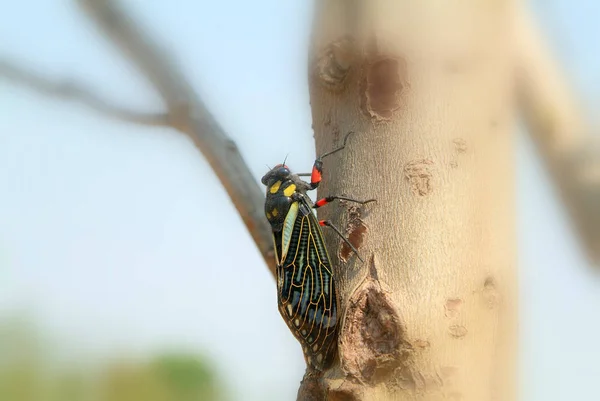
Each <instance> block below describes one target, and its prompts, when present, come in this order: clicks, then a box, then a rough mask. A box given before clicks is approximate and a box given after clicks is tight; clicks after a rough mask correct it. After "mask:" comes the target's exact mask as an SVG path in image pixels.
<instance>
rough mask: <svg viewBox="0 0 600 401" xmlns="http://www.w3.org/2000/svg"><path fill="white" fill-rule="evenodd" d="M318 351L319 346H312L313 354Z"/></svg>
mask: <svg viewBox="0 0 600 401" xmlns="http://www.w3.org/2000/svg"><path fill="white" fill-rule="evenodd" d="M318 349H319V344H315V345H313V351H314V352H317V350H318Z"/></svg>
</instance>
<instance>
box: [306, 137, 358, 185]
mask: <svg viewBox="0 0 600 401" xmlns="http://www.w3.org/2000/svg"><path fill="white" fill-rule="evenodd" d="M353 133H354V132H353V131H350V132H348V133H347V134H346V136H345V137H344V144H343V145H342V146H340V147H339V148H337V149H334V150H332V151H329V152H327V153H325V154H322V155H321V156H319V157H317V159H316V160H315V163H314V164H313V168H312V171H311V172H310V173H302V174H298V175H299V176H308V175H310V189H316V188H317V187H318V186H319V184H320V183H321V175H322V174H323V159H324V158H325V157H327V156H329V155H332V154H334V153H336V152H339V151H340V150H342V149H344V148H345V147H346V142H348V137H349V136H350V134H353Z"/></svg>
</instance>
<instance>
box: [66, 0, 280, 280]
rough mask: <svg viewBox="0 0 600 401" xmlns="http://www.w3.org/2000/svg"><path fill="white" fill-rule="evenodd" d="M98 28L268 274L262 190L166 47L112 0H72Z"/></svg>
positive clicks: (270, 249) (270, 264)
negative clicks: (203, 171) (236, 220)
mask: <svg viewBox="0 0 600 401" xmlns="http://www.w3.org/2000/svg"><path fill="white" fill-rule="evenodd" d="M77 3H78V4H79V5H80V6H81V7H82V8H83V9H84V10H85V11H86V12H87V14H88V15H89V16H90V18H91V19H92V20H93V21H95V22H96V25H97V26H98V28H99V29H100V30H101V31H102V32H103V33H104V34H105V35H106V36H107V37H108V38H110V39H111V41H112V42H113V43H114V44H115V45H116V46H117V47H118V48H119V49H120V50H121V51H122V52H123V54H125V55H126V56H127V57H129V59H130V60H131V61H132V62H133V63H134V64H135V66H136V67H137V68H138V69H139V70H140V71H141V72H142V73H143V74H144V76H145V77H146V78H147V79H148V80H149V81H150V82H151V83H152V85H153V86H154V88H155V89H156V90H157V91H158V93H159V94H160V95H161V97H162V98H163V100H164V102H165V104H166V106H167V109H168V111H169V120H170V122H171V125H172V126H173V127H174V128H176V129H178V130H179V131H181V132H183V133H185V134H186V135H188V136H189V137H190V138H191V139H192V141H193V142H194V144H195V145H196V146H197V147H198V149H199V150H200V151H201V152H202V154H203V155H204V157H205V158H206V160H207V161H208V163H209V164H210V166H211V167H212V169H213V171H214V172H215V174H216V175H217V177H218V178H219V180H220V181H221V184H222V185H223V186H224V187H225V190H226V191H227V194H228V195H229V198H230V199H231V201H232V202H233V204H234V206H235V208H236V209H237V211H238V213H239V214H240V216H241V217H242V220H243V221H244V224H245V225H246V228H247V229H248V231H249V232H250V235H251V236H252V238H253V239H254V242H255V243H256V245H257V246H258V248H259V250H260V252H261V254H262V256H263V258H264V260H265V262H266V263H267V265H268V267H269V269H270V270H271V273H272V274H273V276H274V275H275V258H274V255H273V240H272V237H271V229H270V227H269V224H268V222H267V220H266V219H265V217H264V193H263V191H262V190H261V188H260V187H259V185H258V183H257V182H256V179H255V178H254V176H253V175H252V173H251V172H250V169H249V168H248V166H247V165H246V162H245V161H244V159H243V158H242V156H241V154H240V152H239V150H238V148H237V145H236V144H235V142H233V141H232V140H231V139H230V138H229V137H228V135H227V134H226V133H225V131H224V130H223V128H222V127H221V126H220V125H219V124H218V123H217V121H216V120H215V119H214V117H213V116H212V115H211V114H210V112H209V111H208V109H207V107H206V106H205V105H204V103H203V102H202V100H201V99H200V98H199V96H198V95H197V94H196V93H195V91H194V89H193V87H192V85H191V84H190V83H189V82H188V81H187V79H186V78H185V77H184V76H183V74H182V73H181V72H180V71H179V69H178V68H177V66H176V65H175V64H174V63H172V62H171V61H170V60H171V57H170V55H169V54H167V52H166V51H164V50H162V49H159V48H158V46H157V45H156V41H155V40H154V39H152V38H151V37H150V35H149V34H148V33H146V32H145V31H144V30H143V29H142V27H141V26H140V25H139V24H138V23H137V21H135V20H134V19H133V18H132V17H131V16H130V15H129V14H128V13H127V12H126V10H125V9H124V8H122V7H121V5H120V4H119V2H118V1H117V0H77Z"/></svg>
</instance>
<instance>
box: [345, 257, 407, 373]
mask: <svg viewBox="0 0 600 401" xmlns="http://www.w3.org/2000/svg"><path fill="white" fill-rule="evenodd" d="M339 341H340V343H339V354H340V361H341V367H342V370H343V371H344V372H345V373H346V375H347V376H349V377H351V378H353V379H355V380H357V381H358V382H360V383H374V382H377V381H379V380H382V379H384V378H385V377H386V376H387V375H388V374H389V373H391V372H393V370H394V369H395V368H396V367H398V366H399V365H401V364H403V363H405V362H406V360H407V359H408V358H409V357H410V355H411V353H412V346H411V345H410V343H409V342H408V341H407V340H406V330H405V328H404V326H403V324H402V323H401V320H400V317H399V315H398V313H397V311H396V309H395V308H394V305H393V303H392V301H391V300H390V299H389V298H388V296H387V294H386V292H385V291H384V290H383V288H382V286H381V283H380V281H379V278H378V275H377V268H376V258H375V255H373V256H372V257H371V261H370V266H369V273H368V274H367V276H366V277H365V279H364V280H363V282H362V283H361V284H360V285H359V286H358V287H357V288H356V289H355V290H354V291H353V293H352V295H351V296H350V299H349V301H348V305H347V308H346V313H345V315H344V319H343V322H342V325H341V331H340V340H339Z"/></svg>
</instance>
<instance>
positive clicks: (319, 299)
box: [262, 134, 374, 370]
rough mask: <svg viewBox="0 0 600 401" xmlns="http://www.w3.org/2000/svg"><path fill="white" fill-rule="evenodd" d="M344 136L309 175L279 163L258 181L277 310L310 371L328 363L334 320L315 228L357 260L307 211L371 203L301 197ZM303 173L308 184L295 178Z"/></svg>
mask: <svg viewBox="0 0 600 401" xmlns="http://www.w3.org/2000/svg"><path fill="white" fill-rule="evenodd" d="M349 135H350V134H348V135H346V138H345V139H344V144H343V145H342V146H341V147H339V148H337V149H335V150H333V151H331V152H328V153H326V154H324V155H321V156H320V157H318V158H317V159H316V160H315V162H314V165H313V168H312V172H311V173H310V174H293V173H292V172H291V171H290V169H289V168H288V166H286V165H285V161H284V163H283V164H278V165H276V166H275V167H273V168H272V169H271V170H270V171H269V172H268V173H267V174H265V175H264V177H262V183H263V184H264V185H265V186H266V187H267V198H266V202H265V214H266V217H267V219H268V221H269V223H270V224H271V228H272V231H273V242H274V247H275V259H276V263H277V303H278V308H279V312H280V314H281V316H282V317H283V319H284V320H285V322H286V324H287V325H288V327H289V328H290V330H291V331H292V333H293V334H294V336H295V337H296V338H297V339H298V341H299V342H300V344H301V345H302V350H303V352H304V358H305V360H306V364H307V366H309V367H312V368H314V369H316V370H324V369H325V368H327V367H328V366H329V364H330V363H331V361H332V359H333V355H334V354H335V350H336V345H337V330H338V320H339V315H338V295H337V292H336V283H335V277H334V274H333V269H332V267H331V259H330V257H329V254H328V252H327V246H326V244H325V240H324V239H323V233H322V231H321V227H322V226H327V227H331V228H332V229H333V230H334V231H335V232H336V233H337V234H338V235H339V236H340V237H341V238H342V239H343V240H344V241H345V242H346V243H347V244H348V245H349V246H350V248H351V249H352V250H353V251H354V252H355V254H356V255H357V256H358V257H359V258H360V256H359V255H358V252H357V251H356V249H355V247H354V246H353V245H352V244H351V243H350V242H349V241H348V240H347V239H346V238H345V237H344V235H343V234H342V233H341V231H340V230H339V229H338V228H337V227H336V226H334V225H333V224H332V223H331V222H330V221H328V220H321V221H319V220H317V218H316V216H315V214H314V212H313V209H317V208H319V207H321V206H324V205H326V204H327V203H329V202H332V201H334V200H340V199H341V200H346V201H350V202H357V203H361V204H364V203H368V202H372V201H374V199H371V200H367V201H358V200H355V199H352V198H347V197H344V196H328V197H326V198H323V199H320V200H318V201H317V202H315V203H313V202H312V201H311V199H310V198H309V196H308V195H307V191H310V190H314V189H316V188H317V187H318V186H319V184H320V182H321V175H322V171H323V170H322V167H323V158H325V157H326V156H329V155H331V154H333V153H335V152H338V151H340V150H342V149H344V147H345V146H346V141H347V139H348V136H349ZM308 175H310V177H311V179H310V183H309V182H306V181H304V180H302V179H301V178H300V176H308ZM361 260H362V259H361Z"/></svg>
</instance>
